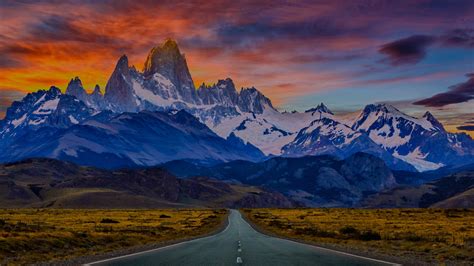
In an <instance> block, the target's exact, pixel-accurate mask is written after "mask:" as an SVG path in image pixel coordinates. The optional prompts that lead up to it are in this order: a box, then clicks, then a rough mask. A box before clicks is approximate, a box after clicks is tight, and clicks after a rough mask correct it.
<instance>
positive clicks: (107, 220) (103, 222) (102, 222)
mask: <svg viewBox="0 0 474 266" xmlns="http://www.w3.org/2000/svg"><path fill="white" fill-rule="evenodd" d="M100 223H101V224H118V223H119V221H117V220H113V219H110V218H104V219H102V220H101V221H100Z"/></svg>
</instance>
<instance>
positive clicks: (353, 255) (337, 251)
mask: <svg viewBox="0 0 474 266" xmlns="http://www.w3.org/2000/svg"><path fill="white" fill-rule="evenodd" d="M239 214H240V216H242V214H241V213H240V212H239ZM242 220H244V221H245V219H242ZM245 223H247V224H248V225H249V226H250V228H252V230H254V231H255V232H257V233H260V232H258V231H257V230H255V229H254V228H253V227H252V226H251V225H250V224H249V223H248V222H247V221H245ZM260 234H263V233H260ZM264 235H266V234H264ZM266 236H268V237H273V238H277V239H281V240H285V241H289V242H293V243H296V244H300V245H305V246H309V247H312V248H315V249H322V250H326V251H330V252H335V253H340V254H344V255H347V256H352V257H357V258H361V259H365V260H371V261H376V262H381V263H385V264H389V265H393V266H402V264H398V263H393V262H388V261H384V260H378V259H374V258H369V257H364V256H360V255H356V254H351V253H347V252H344V251H339V250H334V249H330V248H324V247H319V246H315V245H310V244H306V243H301V242H298V241H294V240H290V239H286V238H280V237H277V236H269V235H266Z"/></svg>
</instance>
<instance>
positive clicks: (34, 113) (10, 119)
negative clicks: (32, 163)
mask: <svg viewBox="0 0 474 266" xmlns="http://www.w3.org/2000/svg"><path fill="white" fill-rule="evenodd" d="M93 112H94V109H93V108H90V107H88V106H87V105H86V104H85V103H84V102H82V101H80V100H78V99H77V98H76V97H74V96H71V95H65V94H62V93H61V91H60V90H59V89H58V88H56V87H54V86H53V87H51V88H50V89H49V90H39V91H37V92H33V93H29V94H27V95H26V96H25V97H24V98H23V100H22V101H15V102H13V103H12V105H11V106H10V108H8V110H7V113H6V116H5V119H3V120H2V121H0V143H2V144H3V145H6V144H7V143H9V142H11V141H12V140H14V139H18V138H21V137H22V136H23V134H24V133H25V132H27V131H32V130H37V129H39V128H42V127H54V128H68V127H70V126H72V125H74V124H78V123H80V122H82V121H84V120H85V119H87V118H88V117H89V116H90V115H92V113H93Z"/></svg>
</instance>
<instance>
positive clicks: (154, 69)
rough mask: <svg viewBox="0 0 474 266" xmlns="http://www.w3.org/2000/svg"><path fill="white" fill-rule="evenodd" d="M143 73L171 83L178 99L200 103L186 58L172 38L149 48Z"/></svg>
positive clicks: (148, 76) (165, 82) (159, 80)
mask: <svg viewBox="0 0 474 266" xmlns="http://www.w3.org/2000/svg"><path fill="white" fill-rule="evenodd" d="M143 75H144V76H145V78H148V79H151V78H152V79H154V80H156V81H157V82H158V83H160V84H170V83H171V84H172V85H173V86H174V87H175V88H176V91H177V94H178V95H179V99H180V100H182V101H184V102H188V103H195V104H199V103H200V102H199V99H197V97H196V94H197V93H196V89H195V87H194V82H193V79H192V78H191V74H190V73H189V69H188V64H187V62H186V58H185V56H184V54H181V52H180V51H179V48H178V44H177V43H176V41H174V40H172V39H167V40H166V41H165V42H164V43H163V44H162V45H161V46H157V47H154V48H153V49H151V51H150V53H149V54H148V57H147V59H146V61H145V67H144V69H143Z"/></svg>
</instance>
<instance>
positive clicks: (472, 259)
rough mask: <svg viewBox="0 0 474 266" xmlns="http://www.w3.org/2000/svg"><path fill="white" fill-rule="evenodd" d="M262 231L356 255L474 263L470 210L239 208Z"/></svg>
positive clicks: (473, 221) (473, 216)
mask: <svg viewBox="0 0 474 266" xmlns="http://www.w3.org/2000/svg"><path fill="white" fill-rule="evenodd" d="M243 213H244V215H245V216H247V218H248V219H249V220H250V221H251V222H253V223H254V224H255V225H257V227H258V228H260V229H262V230H263V231H266V232H269V233H271V234H275V235H278V236H283V237H286V238H291V239H296V240H301V241H304V242H310V243H313V244H319V245H322V246H327V247H332V248H336V249H340V250H345V251H354V252H356V253H361V254H369V255H370V254H379V255H381V257H383V256H389V257H392V258H397V257H398V258H406V259H408V258H409V259H410V260H409V261H410V262H412V263H414V264H416V262H420V263H421V262H426V263H430V264H431V263H433V264H443V263H447V264H456V265H458V264H466V265H472V264H473V263H474V210H473V209H244V210H243Z"/></svg>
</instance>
